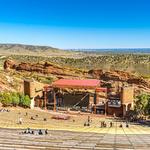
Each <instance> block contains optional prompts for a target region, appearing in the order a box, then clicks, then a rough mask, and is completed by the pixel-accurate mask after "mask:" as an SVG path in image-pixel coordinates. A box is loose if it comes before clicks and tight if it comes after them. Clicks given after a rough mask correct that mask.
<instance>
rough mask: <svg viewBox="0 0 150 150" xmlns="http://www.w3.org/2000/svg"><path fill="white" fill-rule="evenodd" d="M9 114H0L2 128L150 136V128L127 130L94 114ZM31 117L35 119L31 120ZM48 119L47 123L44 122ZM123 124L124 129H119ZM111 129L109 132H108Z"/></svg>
mask: <svg viewBox="0 0 150 150" xmlns="http://www.w3.org/2000/svg"><path fill="white" fill-rule="evenodd" d="M5 109H8V110H9V112H0V127H1V128H14V129H25V128H28V127H29V128H32V129H49V130H66V131H76V132H96V133H108V132H109V134H125V133H126V134H150V127H148V126H141V125H136V124H131V123H130V124H129V128H126V123H125V122H118V121H115V120H114V119H113V118H110V117H107V118H105V117H104V116H100V115H93V114H78V113H77V112H76V113H70V114H67V115H69V116H70V119H69V120H56V119H52V116H54V115H57V114H59V115H60V114H61V113H54V112H52V111H43V110H41V109H35V110H31V109H23V108H20V107H17V108H14V107H10V108H5ZM88 116H90V120H92V121H91V123H90V126H84V123H87V120H88ZM31 117H32V118H33V119H31ZM19 118H22V124H19ZM44 118H46V121H45V120H44ZM102 121H105V122H106V124H107V127H106V128H101V122H102ZM110 122H113V127H111V128H110ZM120 124H122V125H123V128H119V125H120ZM108 129H109V130H108Z"/></svg>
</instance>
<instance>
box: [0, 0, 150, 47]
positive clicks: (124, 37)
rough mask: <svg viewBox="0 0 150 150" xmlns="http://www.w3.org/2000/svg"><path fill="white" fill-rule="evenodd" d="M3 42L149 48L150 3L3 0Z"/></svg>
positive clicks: (0, 8) (0, 20)
mask: <svg viewBox="0 0 150 150" xmlns="http://www.w3.org/2000/svg"><path fill="white" fill-rule="evenodd" d="M0 2H1V4H0V43H17V44H27V45H43V46H52V47H56V48H61V49H107V48H150V10H149V7H150V1H149V0H21V1H20V0H13V1H12V0H0Z"/></svg>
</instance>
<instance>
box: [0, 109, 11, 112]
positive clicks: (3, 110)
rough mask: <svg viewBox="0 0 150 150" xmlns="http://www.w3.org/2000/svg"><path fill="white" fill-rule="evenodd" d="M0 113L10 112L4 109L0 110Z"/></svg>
mask: <svg viewBox="0 0 150 150" xmlns="http://www.w3.org/2000/svg"><path fill="white" fill-rule="evenodd" d="M0 112H10V110H9V109H5V108H2V109H0Z"/></svg>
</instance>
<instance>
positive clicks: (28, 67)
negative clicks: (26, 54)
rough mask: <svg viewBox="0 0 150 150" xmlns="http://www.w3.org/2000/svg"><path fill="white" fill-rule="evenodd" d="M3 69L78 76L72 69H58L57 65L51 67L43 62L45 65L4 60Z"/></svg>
mask: <svg viewBox="0 0 150 150" xmlns="http://www.w3.org/2000/svg"><path fill="white" fill-rule="evenodd" d="M4 69H5V70H9V69H15V70H16V71H29V72H38V73H43V74H53V75H58V76H72V77H75V76H78V75H79V74H77V73H76V72H75V71H74V70H73V69H69V68H65V67H59V66H57V65H53V64H51V63H48V62H45V63H43V64H42V63H41V64H40V63H35V64H31V63H24V62H22V63H16V62H14V61H13V60H6V61H5V62H4Z"/></svg>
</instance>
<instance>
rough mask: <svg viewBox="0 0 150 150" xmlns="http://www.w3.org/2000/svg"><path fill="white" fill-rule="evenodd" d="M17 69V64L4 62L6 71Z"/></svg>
mask: <svg viewBox="0 0 150 150" xmlns="http://www.w3.org/2000/svg"><path fill="white" fill-rule="evenodd" d="M15 68H16V63H15V62H14V61H13V60H11V59H8V60H6V61H5V62H4V69H5V70H9V69H15Z"/></svg>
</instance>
